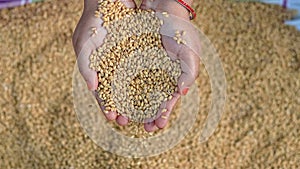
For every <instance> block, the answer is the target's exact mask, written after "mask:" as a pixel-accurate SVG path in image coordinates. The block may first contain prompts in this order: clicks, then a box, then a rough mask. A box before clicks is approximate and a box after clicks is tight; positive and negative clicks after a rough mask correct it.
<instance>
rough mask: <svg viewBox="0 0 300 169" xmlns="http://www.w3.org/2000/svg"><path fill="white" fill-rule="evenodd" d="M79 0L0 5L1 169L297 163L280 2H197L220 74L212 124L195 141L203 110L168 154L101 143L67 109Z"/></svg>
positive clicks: (287, 31) (290, 45)
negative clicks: (218, 109) (223, 94)
mask: <svg viewBox="0 0 300 169" xmlns="http://www.w3.org/2000/svg"><path fill="white" fill-rule="evenodd" d="M82 7H83V6H82V1H81V0H74V1H72V2H70V1H65V0H51V1H46V2H44V3H35V4H30V5H26V6H23V7H18V8H14V9H5V10H1V11H0V63H1V66H0V81H1V86H0V93H1V95H0V168H67V169H71V168H76V169H77V168H116V169H119V168H120V169H123V168H154V167H155V168H168V169H169V168H170V169H172V168H299V161H300V156H299V147H300V141H299V134H300V131H299V130H300V125H299V124H300V106H299V105H300V80H299V79H300V55H299V53H300V48H299V46H300V33H299V32H297V31H296V29H295V28H293V27H288V26H285V25H283V24H282V22H283V20H285V19H289V18H291V17H292V12H286V11H284V10H283V9H282V8H281V7H279V6H274V5H266V4H259V3H238V2H235V3H233V2H232V1H224V0H211V1H204V0H198V1H196V2H195V4H194V7H195V9H196V10H197V12H198V18H197V19H196V20H195V24H196V25H197V26H199V28H200V29H201V30H202V31H203V32H204V33H205V34H206V35H207V37H208V38H209V39H210V40H211V42H212V44H213V45H214V46H215V47H216V49H217V51H218V53H219V54H220V58H221V60H222V63H223V66H224V70H225V73H226V79H227V87H228V88H227V103H226V107H225V110H224V113H223V117H222V120H221V122H220V124H219V126H218V129H217V130H216V132H215V133H214V135H213V136H212V137H211V138H210V139H209V141H208V142H206V143H203V144H199V143H198V140H197V138H198V137H199V127H200V126H201V123H202V122H203V120H204V119H205V112H207V111H208V109H209V106H208V105H209V100H210V84H209V78H208V75H207V73H206V72H205V69H204V67H203V66H202V67H201V73H200V77H199V79H200V80H199V83H200V85H201V87H202V89H201V93H200V97H201V98H202V103H201V105H200V112H199V116H198V118H197V124H196V125H195V126H193V129H192V131H191V132H190V134H189V135H188V136H187V137H186V138H185V139H184V140H183V141H181V142H180V144H178V145H177V146H176V147H175V148H173V149H172V150H171V151H169V152H165V153H163V154H161V155H159V156H156V157H150V158H142V159H130V158H124V157H119V156H116V155H114V154H111V153H109V152H105V151H103V150H102V149H101V148H100V147H98V146H97V145H96V144H94V143H93V141H92V140H90V139H89V137H88V136H87V135H86V134H85V133H84V131H83V130H82V128H81V127H80V124H79V122H78V120H77V118H76V114H75V112H74V110H73V101H72V86H71V85H72V73H73V67H74V64H75V56H74V52H73V49H72V43H71V36H72V32H73V29H74V28H75V26H76V23H77V21H78V19H79V17H80V14H81V11H82Z"/></svg>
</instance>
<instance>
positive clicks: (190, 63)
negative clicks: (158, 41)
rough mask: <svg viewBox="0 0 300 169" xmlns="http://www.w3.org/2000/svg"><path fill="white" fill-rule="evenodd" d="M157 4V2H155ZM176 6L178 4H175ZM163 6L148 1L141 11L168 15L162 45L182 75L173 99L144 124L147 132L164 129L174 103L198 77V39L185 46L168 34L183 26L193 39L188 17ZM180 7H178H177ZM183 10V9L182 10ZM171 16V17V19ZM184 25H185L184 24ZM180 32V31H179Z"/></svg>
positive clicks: (144, 3) (163, 104)
mask: <svg viewBox="0 0 300 169" xmlns="http://www.w3.org/2000/svg"><path fill="white" fill-rule="evenodd" d="M156 2H158V1H156ZM175 5H176V6H178V4H176V3H175ZM165 6H166V5H165V4H163V5H160V4H155V1H154V4H153V3H151V2H150V1H147V0H145V1H143V3H142V8H143V9H149V8H150V9H153V10H155V11H156V12H168V13H170V16H169V17H168V19H169V20H170V19H171V18H172V19H171V20H172V22H171V24H170V25H167V26H165V28H164V30H165V31H164V32H162V43H163V46H164V48H165V50H166V51H167V53H168V55H169V57H171V59H172V60H176V59H179V60H180V63H181V69H182V74H181V76H180V77H179V80H178V91H177V92H175V93H173V98H172V99H171V100H168V101H166V102H164V103H162V105H161V109H160V110H159V112H158V117H157V119H156V120H155V121H153V122H151V123H146V124H145V126H144V127H145V129H146V130H147V131H154V130H156V129H157V128H164V127H165V126H166V124H167V121H168V117H169V116H170V113H171V111H172V109H173V108H174V106H175V104H176V102H177V101H178V99H179V98H180V96H181V95H185V94H186V92H187V90H188V87H189V86H191V85H192V84H193V83H194V81H195V79H196V77H197V75H198V64H199V59H200V58H199V51H198V50H197V49H196V48H198V47H196V46H197V45H199V39H198V38H197V37H195V38H194V39H193V40H192V41H188V43H187V44H184V43H185V42H181V43H180V42H179V41H178V42H179V43H178V42H177V41H176V40H174V39H173V37H174V36H172V35H171V34H170V32H175V31H176V29H180V28H179V25H185V26H183V31H185V33H186V34H187V36H189V37H193V36H195V35H191V32H193V31H190V30H193V29H194V28H193V27H192V25H191V24H190V23H189V21H187V19H188V17H186V18H182V17H185V16H184V15H182V12H181V11H179V12H178V15H177V13H176V12H177V10H174V8H173V7H171V6H168V7H167V8H165ZM179 7H180V6H179ZM184 10H185V9H184ZM171 15H172V17H171ZM185 23H186V24H185ZM180 30H182V29H180ZM179 33H180V34H185V33H183V32H179ZM163 109H167V111H166V112H162V110H163Z"/></svg>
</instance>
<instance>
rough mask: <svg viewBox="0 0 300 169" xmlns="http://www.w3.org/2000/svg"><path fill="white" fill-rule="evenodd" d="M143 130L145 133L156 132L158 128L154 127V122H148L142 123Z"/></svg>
mask: <svg viewBox="0 0 300 169" xmlns="http://www.w3.org/2000/svg"><path fill="white" fill-rule="evenodd" d="M144 129H145V130H146V131H147V132H154V131H156V130H157V129H158V128H157V127H156V125H155V123H154V121H153V122H150V123H144Z"/></svg>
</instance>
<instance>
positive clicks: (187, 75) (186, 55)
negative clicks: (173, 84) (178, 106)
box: [178, 46, 200, 95]
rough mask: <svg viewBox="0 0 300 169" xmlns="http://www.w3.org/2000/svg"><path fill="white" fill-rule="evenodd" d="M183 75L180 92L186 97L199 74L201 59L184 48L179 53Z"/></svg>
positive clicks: (179, 83)
mask: <svg viewBox="0 0 300 169" xmlns="http://www.w3.org/2000/svg"><path fill="white" fill-rule="evenodd" d="M179 59H180V65H181V70H182V73H181V75H180V77H179V79H178V92H179V93H180V94H181V95H186V94H187V93H188V90H189V88H190V87H191V86H192V85H193V83H194V82H195V80H196V78H197V77H198V73H199V61H200V57H199V56H198V55H196V54H195V53H194V52H192V51H191V50H190V49H189V48H188V47H186V46H184V47H183V48H182V50H181V51H180V53H179Z"/></svg>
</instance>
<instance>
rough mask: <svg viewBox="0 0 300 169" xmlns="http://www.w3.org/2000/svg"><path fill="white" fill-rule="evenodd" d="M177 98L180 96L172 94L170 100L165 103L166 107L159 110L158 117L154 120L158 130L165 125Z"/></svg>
mask: <svg viewBox="0 0 300 169" xmlns="http://www.w3.org/2000/svg"><path fill="white" fill-rule="evenodd" d="M179 98H180V94H179V93H174V94H173V98H172V99H171V100H168V101H166V105H165V106H164V107H163V108H162V109H160V110H159V111H160V112H159V113H158V114H159V117H158V118H157V119H156V120H155V125H156V126H157V127H158V128H160V129H162V128H164V127H165V126H166V125H167V123H168V120H169V117H170V114H171V112H172V110H173V108H174V106H175V105H176V102H177V101H178V99H179Z"/></svg>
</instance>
